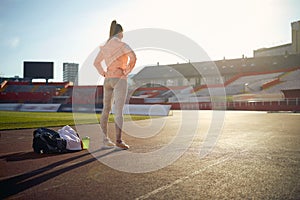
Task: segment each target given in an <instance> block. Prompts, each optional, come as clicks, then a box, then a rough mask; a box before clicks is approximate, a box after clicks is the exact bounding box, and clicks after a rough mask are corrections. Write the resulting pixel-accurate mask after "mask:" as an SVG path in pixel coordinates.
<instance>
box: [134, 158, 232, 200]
mask: <svg viewBox="0 0 300 200" xmlns="http://www.w3.org/2000/svg"><path fill="white" fill-rule="evenodd" d="M232 157H233V156H232V155H229V156H226V157H225V158H224V157H222V158H220V159H219V160H218V161H217V162H215V163H212V164H210V165H208V166H206V167H204V168H202V169H199V170H197V171H195V172H193V173H192V174H190V175H187V176H184V177H182V178H179V179H177V180H175V181H173V182H172V183H170V184H167V185H164V186H162V187H159V188H157V189H155V190H153V191H151V192H149V193H147V194H144V195H142V196H140V197H137V198H136V200H142V199H147V198H149V197H150V196H152V195H155V194H157V193H159V192H161V191H164V190H166V189H168V188H170V187H172V186H173V185H176V184H179V183H181V182H183V181H185V180H188V179H191V178H192V177H194V176H196V175H198V174H200V173H201V172H203V171H205V170H207V169H208V168H210V167H213V166H215V165H218V164H220V163H222V162H225V161H227V160H229V159H230V158H232Z"/></svg>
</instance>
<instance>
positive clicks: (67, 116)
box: [0, 111, 150, 130]
mask: <svg viewBox="0 0 300 200" xmlns="http://www.w3.org/2000/svg"><path fill="white" fill-rule="evenodd" d="M75 116H76V117H75V119H76V124H94V123H99V118H100V114H97V115H96V120H95V113H77V114H75ZM124 117H125V121H126V120H144V119H149V118H150V117H149V116H139V115H125V116H124ZM109 121H110V122H113V116H110V117H109ZM74 124H75V122H74V116H73V113H56V112H55V113H54V112H12V111H0V130H8V129H22V128H38V127H54V126H64V125H74Z"/></svg>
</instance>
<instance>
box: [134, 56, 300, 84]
mask: <svg viewBox="0 0 300 200" xmlns="http://www.w3.org/2000/svg"><path fill="white" fill-rule="evenodd" d="M299 66H300V55H299V54H295V55H288V56H268V57H255V58H240V59H230V60H225V59H224V60H219V61H206V62H195V63H183V64H172V65H155V66H147V67H144V68H143V69H142V70H141V71H139V72H138V73H137V74H135V75H134V76H133V77H132V78H133V79H134V80H143V79H168V78H178V77H182V76H184V77H185V78H189V77H195V76H206V77H207V76H214V75H219V74H222V75H226V74H239V73H247V72H265V71H275V70H282V69H287V68H293V67H299Z"/></svg>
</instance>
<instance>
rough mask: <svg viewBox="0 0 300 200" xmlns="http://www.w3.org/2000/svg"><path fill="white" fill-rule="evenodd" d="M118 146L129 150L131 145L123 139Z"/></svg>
mask: <svg viewBox="0 0 300 200" xmlns="http://www.w3.org/2000/svg"><path fill="white" fill-rule="evenodd" d="M116 146H117V147H119V148H121V149H123V150H127V149H129V145H127V144H126V143H125V142H123V141H121V142H117V143H116Z"/></svg>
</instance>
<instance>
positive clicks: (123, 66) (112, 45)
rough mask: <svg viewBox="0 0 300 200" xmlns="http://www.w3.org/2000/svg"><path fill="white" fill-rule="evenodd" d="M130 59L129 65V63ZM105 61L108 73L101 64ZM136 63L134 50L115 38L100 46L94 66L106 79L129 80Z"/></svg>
mask: <svg viewBox="0 0 300 200" xmlns="http://www.w3.org/2000/svg"><path fill="white" fill-rule="evenodd" d="M128 58H129V63H128ZM103 60H105V64H106V66H107V72H106V71H104V69H103V67H102V65H101V62H102V61H103ZM135 62H136V55H135V53H134V52H133V50H132V49H131V48H130V47H129V46H128V45H127V44H126V43H124V42H122V41H121V40H120V39H119V38H117V37H113V38H111V39H110V40H108V41H107V42H106V44H105V45H104V46H100V52H99V53H98V55H97V57H96V59H95V62H94V65H95V67H96V68H97V70H98V72H99V74H101V75H102V76H104V77H106V78H127V75H128V74H129V73H130V72H131V71H132V69H133V67H134V65H135Z"/></svg>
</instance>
